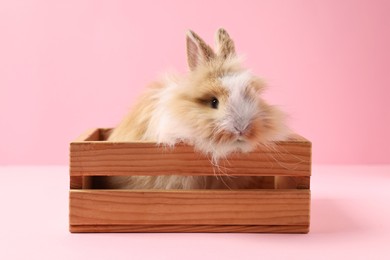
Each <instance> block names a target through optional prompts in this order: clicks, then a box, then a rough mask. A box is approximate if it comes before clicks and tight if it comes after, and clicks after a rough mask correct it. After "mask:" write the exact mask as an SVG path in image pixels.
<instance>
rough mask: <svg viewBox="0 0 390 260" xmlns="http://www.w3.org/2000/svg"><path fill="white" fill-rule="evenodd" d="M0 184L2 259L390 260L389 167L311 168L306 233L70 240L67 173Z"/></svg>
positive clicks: (8, 177) (19, 171) (28, 172)
mask: <svg viewBox="0 0 390 260" xmlns="http://www.w3.org/2000/svg"><path fill="white" fill-rule="evenodd" d="M0 177H1V184H0V203H1V204H0V205H1V208H0V223H1V230H0V259H34V258H37V259H56V260H57V259H72V260H73V259H83V260H85V259H390V165H387V166H314V167H313V177H312V213H311V232H310V233H309V234H204V233H203V234H202V233H201V234H131V233H127V234H70V233H69V232H68V182H69V180H68V169H67V167H66V166H47V167H46V166H40V167H0Z"/></svg>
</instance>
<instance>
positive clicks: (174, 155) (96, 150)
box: [70, 141, 311, 176]
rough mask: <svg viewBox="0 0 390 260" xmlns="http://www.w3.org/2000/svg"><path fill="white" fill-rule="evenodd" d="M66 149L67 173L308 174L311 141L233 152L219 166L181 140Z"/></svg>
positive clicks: (91, 144) (77, 145)
mask: <svg viewBox="0 0 390 260" xmlns="http://www.w3.org/2000/svg"><path fill="white" fill-rule="evenodd" d="M70 151H71V154H70V174H71V176H109V175H172V174H175V175H214V173H215V172H216V171H217V172H219V173H226V174H229V175H232V176H234V175H236V176H244V175H257V176H277V175H280V176H310V172H311V143H310V142H306V141H285V142H278V143H275V145H274V147H273V148H272V149H271V150H267V149H264V148H259V149H257V150H256V151H254V152H251V153H245V154H244V153H237V154H233V155H232V156H230V157H229V158H228V159H227V160H221V161H220V162H219V167H213V166H212V164H211V163H210V158H207V156H203V155H202V154H200V153H197V152H194V150H193V147H192V146H187V145H184V144H178V145H176V146H175V147H174V148H167V147H158V146H156V144H154V143H141V142H139V143H112V142H73V143H71V148H70Z"/></svg>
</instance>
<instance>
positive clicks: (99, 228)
mask: <svg viewBox="0 0 390 260" xmlns="http://www.w3.org/2000/svg"><path fill="white" fill-rule="evenodd" d="M70 232H72V233H88V232H90V233H92V232H93V233H102V232H104V233H107V232H110V233H123V232H142V233H166V232H176V233H178V232H180V233H199V232H203V233H232V232H234V233H308V232H309V226H308V225H295V226H294V225H268V226H267V225H71V226H70Z"/></svg>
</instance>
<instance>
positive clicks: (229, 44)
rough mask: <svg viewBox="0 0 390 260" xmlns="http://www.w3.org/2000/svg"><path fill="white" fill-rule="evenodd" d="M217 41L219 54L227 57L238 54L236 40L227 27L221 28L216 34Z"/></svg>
mask: <svg viewBox="0 0 390 260" xmlns="http://www.w3.org/2000/svg"><path fill="white" fill-rule="evenodd" d="M215 43H216V48H217V54H218V56H220V57H222V58H224V59H226V58H227V57H229V56H234V55H236V50H235V47H234V42H233V40H232V39H231V38H230V36H229V34H228V33H227V32H226V30H225V29H223V28H220V29H219V30H218V31H217V33H216V35H215Z"/></svg>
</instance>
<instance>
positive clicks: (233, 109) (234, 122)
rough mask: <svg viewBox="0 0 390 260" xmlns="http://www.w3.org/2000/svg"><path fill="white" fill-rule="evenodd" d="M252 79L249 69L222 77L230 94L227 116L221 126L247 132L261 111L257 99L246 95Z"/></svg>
mask: <svg viewBox="0 0 390 260" xmlns="http://www.w3.org/2000/svg"><path fill="white" fill-rule="evenodd" d="M251 79H252V74H251V73H250V72H249V71H244V72H241V73H236V74H231V75H225V76H223V77H221V78H220V80H221V83H222V85H223V86H224V87H225V88H227V89H228V91H229V93H230V95H229V99H228V101H227V111H226V113H227V116H226V117H225V118H224V120H223V121H222V122H221V127H223V128H224V129H226V130H228V131H230V132H232V133H239V132H245V130H246V129H247V128H248V126H249V125H250V124H251V121H252V120H253V118H254V117H256V115H257V114H258V113H259V111H258V109H259V108H258V104H257V99H256V98H255V99H254V98H250V97H248V96H246V95H245V90H246V88H247V87H248V85H249V83H250V81H251Z"/></svg>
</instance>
